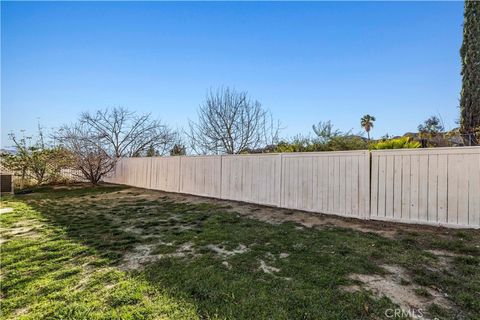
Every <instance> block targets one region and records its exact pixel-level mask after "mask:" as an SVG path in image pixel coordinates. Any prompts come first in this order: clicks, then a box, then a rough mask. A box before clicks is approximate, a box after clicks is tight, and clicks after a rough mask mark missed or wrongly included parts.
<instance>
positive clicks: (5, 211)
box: [0, 208, 13, 214]
mask: <svg viewBox="0 0 480 320" xmlns="http://www.w3.org/2000/svg"><path fill="white" fill-rule="evenodd" d="M9 212H13V208H1V209H0V214H4V213H9Z"/></svg>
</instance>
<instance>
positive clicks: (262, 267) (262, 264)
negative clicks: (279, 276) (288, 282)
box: [259, 260, 280, 274]
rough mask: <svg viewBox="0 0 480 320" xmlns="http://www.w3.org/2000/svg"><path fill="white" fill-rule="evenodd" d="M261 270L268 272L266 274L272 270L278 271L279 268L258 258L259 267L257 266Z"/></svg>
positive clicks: (272, 271)
mask: <svg viewBox="0 0 480 320" xmlns="http://www.w3.org/2000/svg"><path fill="white" fill-rule="evenodd" d="M259 269H260V270H261V271H263V272H264V273H268V274H272V273H274V272H280V269H279V268H275V267H272V266H269V265H267V264H266V263H265V261H263V260H260V268H259Z"/></svg>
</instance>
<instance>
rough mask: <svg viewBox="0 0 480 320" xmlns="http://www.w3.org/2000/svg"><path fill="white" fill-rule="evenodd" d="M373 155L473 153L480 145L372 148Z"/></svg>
mask: <svg viewBox="0 0 480 320" xmlns="http://www.w3.org/2000/svg"><path fill="white" fill-rule="evenodd" d="M371 153H372V156H379V155H382V154H388V153H394V154H398V155H409V154H472V153H480V146H476V147H445V148H415V149H383V150H372V151H371Z"/></svg>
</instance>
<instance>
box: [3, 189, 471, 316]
mask: <svg viewBox="0 0 480 320" xmlns="http://www.w3.org/2000/svg"><path fill="white" fill-rule="evenodd" d="M2 206H3V207H11V208H13V209H14V210H13V211H12V212H2V213H1V214H0V221H1V229H0V232H1V264H2V266H1V282H2V288H1V295H2V296H1V298H2V304H1V311H2V315H3V317H4V318H6V319H41V318H49V319H155V318H173V319H177V318H179V319H180V318H181V319H192V318H220V319H225V318H228V319H258V318H269V319H382V318H385V310H387V309H395V308H398V306H401V307H402V308H403V309H412V308H414V309H416V310H417V311H418V309H421V310H420V311H421V313H422V314H423V315H424V319H425V318H432V319H433V318H435V317H437V318H439V319H453V318H457V319H475V318H476V319H478V318H480V232H479V231H474V230H447V229H441V228H429V227H415V226H405V225H395V224H388V223H379V222H362V221H356V220H346V219H339V218H338V219H337V218H332V217H328V216H324V215H318V214H311V213H305V212H293V211H289V210H284V209H275V208H265V207H260V206H254V205H248V204H238V203H234V202H227V201H217V200H212V199H202V198H198V197H193V196H183V195H176V194H167V193H163V192H157V191H148V190H142V189H136V188H128V187H123V186H101V187H96V188H88V187H83V186H74V187H71V188H65V187H57V188H50V187H46V188H39V189H38V190H36V191H35V192H34V193H32V194H26V195H18V196H14V197H9V196H7V197H4V198H3V203H2ZM417 314H418V312H417Z"/></svg>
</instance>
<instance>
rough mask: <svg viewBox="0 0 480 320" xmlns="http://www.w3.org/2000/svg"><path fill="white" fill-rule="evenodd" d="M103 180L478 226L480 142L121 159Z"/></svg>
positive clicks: (375, 216) (370, 215)
mask: <svg viewBox="0 0 480 320" xmlns="http://www.w3.org/2000/svg"><path fill="white" fill-rule="evenodd" d="M105 181H107V182H112V183H120V184H126V185H132V186H136V187H141V188H148V189H156V190H163V191H169V192H179V193H187V194H193V195H199V196H207V197H213V198H219V199H227V200H237V201H244V202H250V203H256V204H262V205H269V206H277V207H282V208H289V209H299V210H306V211H313V212H321V213H326V214H335V215H339V216H348V217H355V218H362V219H376V220H390V221H400V222H406V223H421V224H434V225H446V226H456V227H475V228H478V227H480V148H479V147H470V148H436V149H408V150H406V149H405V150H383V151H372V152H371V153H370V152H369V151H366V150H360V151H340V152H312V153H283V154H250V155H224V156H180V157H153V158H123V159H121V160H120V161H119V162H118V164H117V166H116V168H115V171H114V172H113V173H112V174H111V175H110V176H109V177H108V178H106V179H105Z"/></svg>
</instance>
